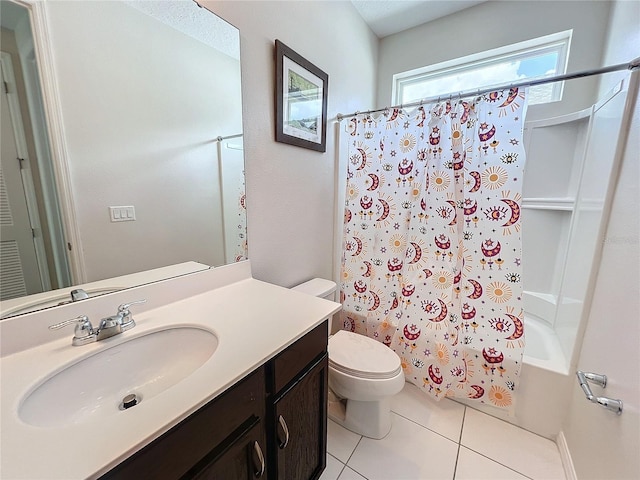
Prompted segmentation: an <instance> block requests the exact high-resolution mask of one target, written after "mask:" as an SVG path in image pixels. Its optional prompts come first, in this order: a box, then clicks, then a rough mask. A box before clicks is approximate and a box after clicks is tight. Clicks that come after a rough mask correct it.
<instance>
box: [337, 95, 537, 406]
mask: <svg viewBox="0 0 640 480" xmlns="http://www.w3.org/2000/svg"><path fill="white" fill-rule="evenodd" d="M526 106H527V102H526V91H525V90H522V89H515V88H513V89H507V90H504V91H496V92H493V93H490V94H487V95H483V96H480V97H477V98H474V99H471V100H465V99H460V100H458V101H453V102H452V101H447V102H444V103H439V104H433V105H428V106H427V105H425V106H420V107H418V108H416V109H415V110H413V112H411V113H407V112H405V111H402V110H399V109H393V110H390V111H387V112H385V114H384V115H380V116H379V117H377V118H372V117H371V116H370V115H359V116H356V117H354V118H352V119H350V121H349V124H348V125H347V126H346V129H347V134H346V135H347V137H348V142H349V150H348V172H347V175H348V178H347V193H346V205H345V218H344V239H343V253H342V255H343V258H342V273H341V285H340V288H341V301H342V304H343V310H342V312H341V314H340V315H341V320H342V326H343V327H342V328H344V329H346V330H350V331H354V332H357V333H360V334H363V335H367V336H369V337H372V338H374V339H376V340H379V341H380V342H382V343H384V344H385V345H387V346H389V347H390V348H392V349H393V350H394V351H395V352H396V353H397V354H398V355H399V356H400V358H401V362H402V367H403V370H404V373H405V378H406V380H407V381H410V382H412V383H414V384H416V385H417V386H419V387H420V388H422V389H423V390H424V391H425V392H427V393H428V394H430V395H431V396H433V397H434V398H436V399H441V398H443V397H448V396H450V397H466V398H468V399H474V400H477V401H479V402H482V403H486V404H489V405H494V406H496V407H500V408H506V409H508V408H510V407H511V406H512V404H513V400H514V392H515V390H516V389H517V385H518V375H519V371H520V366H521V362H522V353H523V348H524V311H523V305H522V278H521V275H522V271H521V255H522V253H521V251H522V246H521V245H522V243H521V235H520V229H521V223H520V209H521V200H522V197H521V194H522V180H523V178H522V177H523V169H524V163H525V152H524V146H523V141H522V135H523V134H522V132H523V124H524V117H525V113H526Z"/></svg>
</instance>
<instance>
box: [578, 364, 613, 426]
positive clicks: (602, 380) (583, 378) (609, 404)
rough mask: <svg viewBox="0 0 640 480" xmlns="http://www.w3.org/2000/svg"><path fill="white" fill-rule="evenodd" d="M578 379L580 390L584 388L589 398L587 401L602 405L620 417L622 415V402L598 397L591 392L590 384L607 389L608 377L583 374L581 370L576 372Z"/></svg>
mask: <svg viewBox="0 0 640 480" xmlns="http://www.w3.org/2000/svg"><path fill="white" fill-rule="evenodd" d="M576 377H578V382H579V383H580V388H582V391H583V392H584V394H585V396H586V397H587V400H589V401H590V402H593V403H597V404H599V405H602V406H603V407H604V408H606V409H607V410H611V411H612V412H615V413H617V414H618V415H621V414H622V400H614V399H613V398H607V397H596V396H595V395H594V394H593V393H592V392H591V387H590V386H589V382H591V383H594V384H596V385H598V386H600V387H602V388H605V387H606V386H607V376H606V375H601V374H599V373H591V372H583V371H581V370H578V371H577V372H576Z"/></svg>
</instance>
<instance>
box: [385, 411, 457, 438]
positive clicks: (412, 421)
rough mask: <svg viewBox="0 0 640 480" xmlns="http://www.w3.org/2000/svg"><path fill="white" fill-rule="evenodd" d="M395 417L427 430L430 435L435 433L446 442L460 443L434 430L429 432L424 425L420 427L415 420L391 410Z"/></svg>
mask: <svg viewBox="0 0 640 480" xmlns="http://www.w3.org/2000/svg"><path fill="white" fill-rule="evenodd" d="M391 411H392V412H393V413H394V414H395V415H397V416H399V417H401V418H404V419H405V420H409V421H410V422H411V423H415V424H416V425H418V426H419V427H422V428H424V429H425V430H429V431H430V432H431V433H435V434H436V435H439V436H441V437H442V438H445V439H447V440H449V441H450V442H453V443H460V442H456V441H455V440H452V439H450V438H449V437H447V436H446V435H443V434H442V433H440V432H436V431H435V430H431V429H430V428H429V427H425V426H424V425H422V424H421V423H418V422H416V421H415V420H413V419H411V418H409V417H405V416H404V415H401V414H399V413H398V412H394V411H393V410H391Z"/></svg>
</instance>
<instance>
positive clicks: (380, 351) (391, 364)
mask: <svg viewBox="0 0 640 480" xmlns="http://www.w3.org/2000/svg"><path fill="white" fill-rule="evenodd" d="M329 365H330V366H331V367H332V368H334V369H336V370H338V371H341V372H343V373H346V374H348V375H352V376H354V377H359V378H372V379H386V378H393V377H395V376H396V375H398V374H399V373H400V372H401V371H402V367H401V366H400V358H399V357H398V355H396V353H395V352H394V351H393V350H391V349H390V348H388V347H387V346H385V345H384V344H382V343H380V342H378V341H377V340H374V339H373V338H369V337H366V336H364V335H359V334H357V333H353V332H347V331H346V330H340V331H339V332H337V333H336V334H335V335H333V336H332V337H331V338H330V339H329Z"/></svg>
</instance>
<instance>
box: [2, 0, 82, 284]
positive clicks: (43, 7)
mask: <svg viewBox="0 0 640 480" xmlns="http://www.w3.org/2000/svg"><path fill="white" fill-rule="evenodd" d="M12 1H13V2H15V3H17V4H18V5H21V6H22V7H24V8H26V9H27V10H28V11H29V19H30V22H31V32H32V34H33V43H34V54H35V59H36V62H37V65H38V74H39V80H40V87H41V90H42V103H43V108H44V114H45V124H46V126H47V131H48V135H49V144H50V150H51V162H52V165H53V174H54V181H55V185H56V190H57V193H58V206H59V209H60V216H61V221H62V229H63V232H64V237H65V239H66V247H67V248H66V253H67V258H68V261H69V271H70V273H71V283H72V285H77V284H82V283H86V281H87V279H86V267H85V262H84V258H83V256H82V251H83V249H82V241H81V238H80V234H79V229H78V216H77V211H76V207H75V205H76V204H75V200H74V196H73V190H72V187H71V186H72V182H71V172H70V168H69V153H68V148H67V144H66V141H65V136H64V123H63V120H62V110H61V101H60V94H59V90H58V86H57V76H56V72H55V66H54V62H53V51H52V47H51V44H50V42H49V41H48V39H49V38H50V35H49V25H48V23H47V8H48V7H47V2H42V1H38V0H12Z"/></svg>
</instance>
